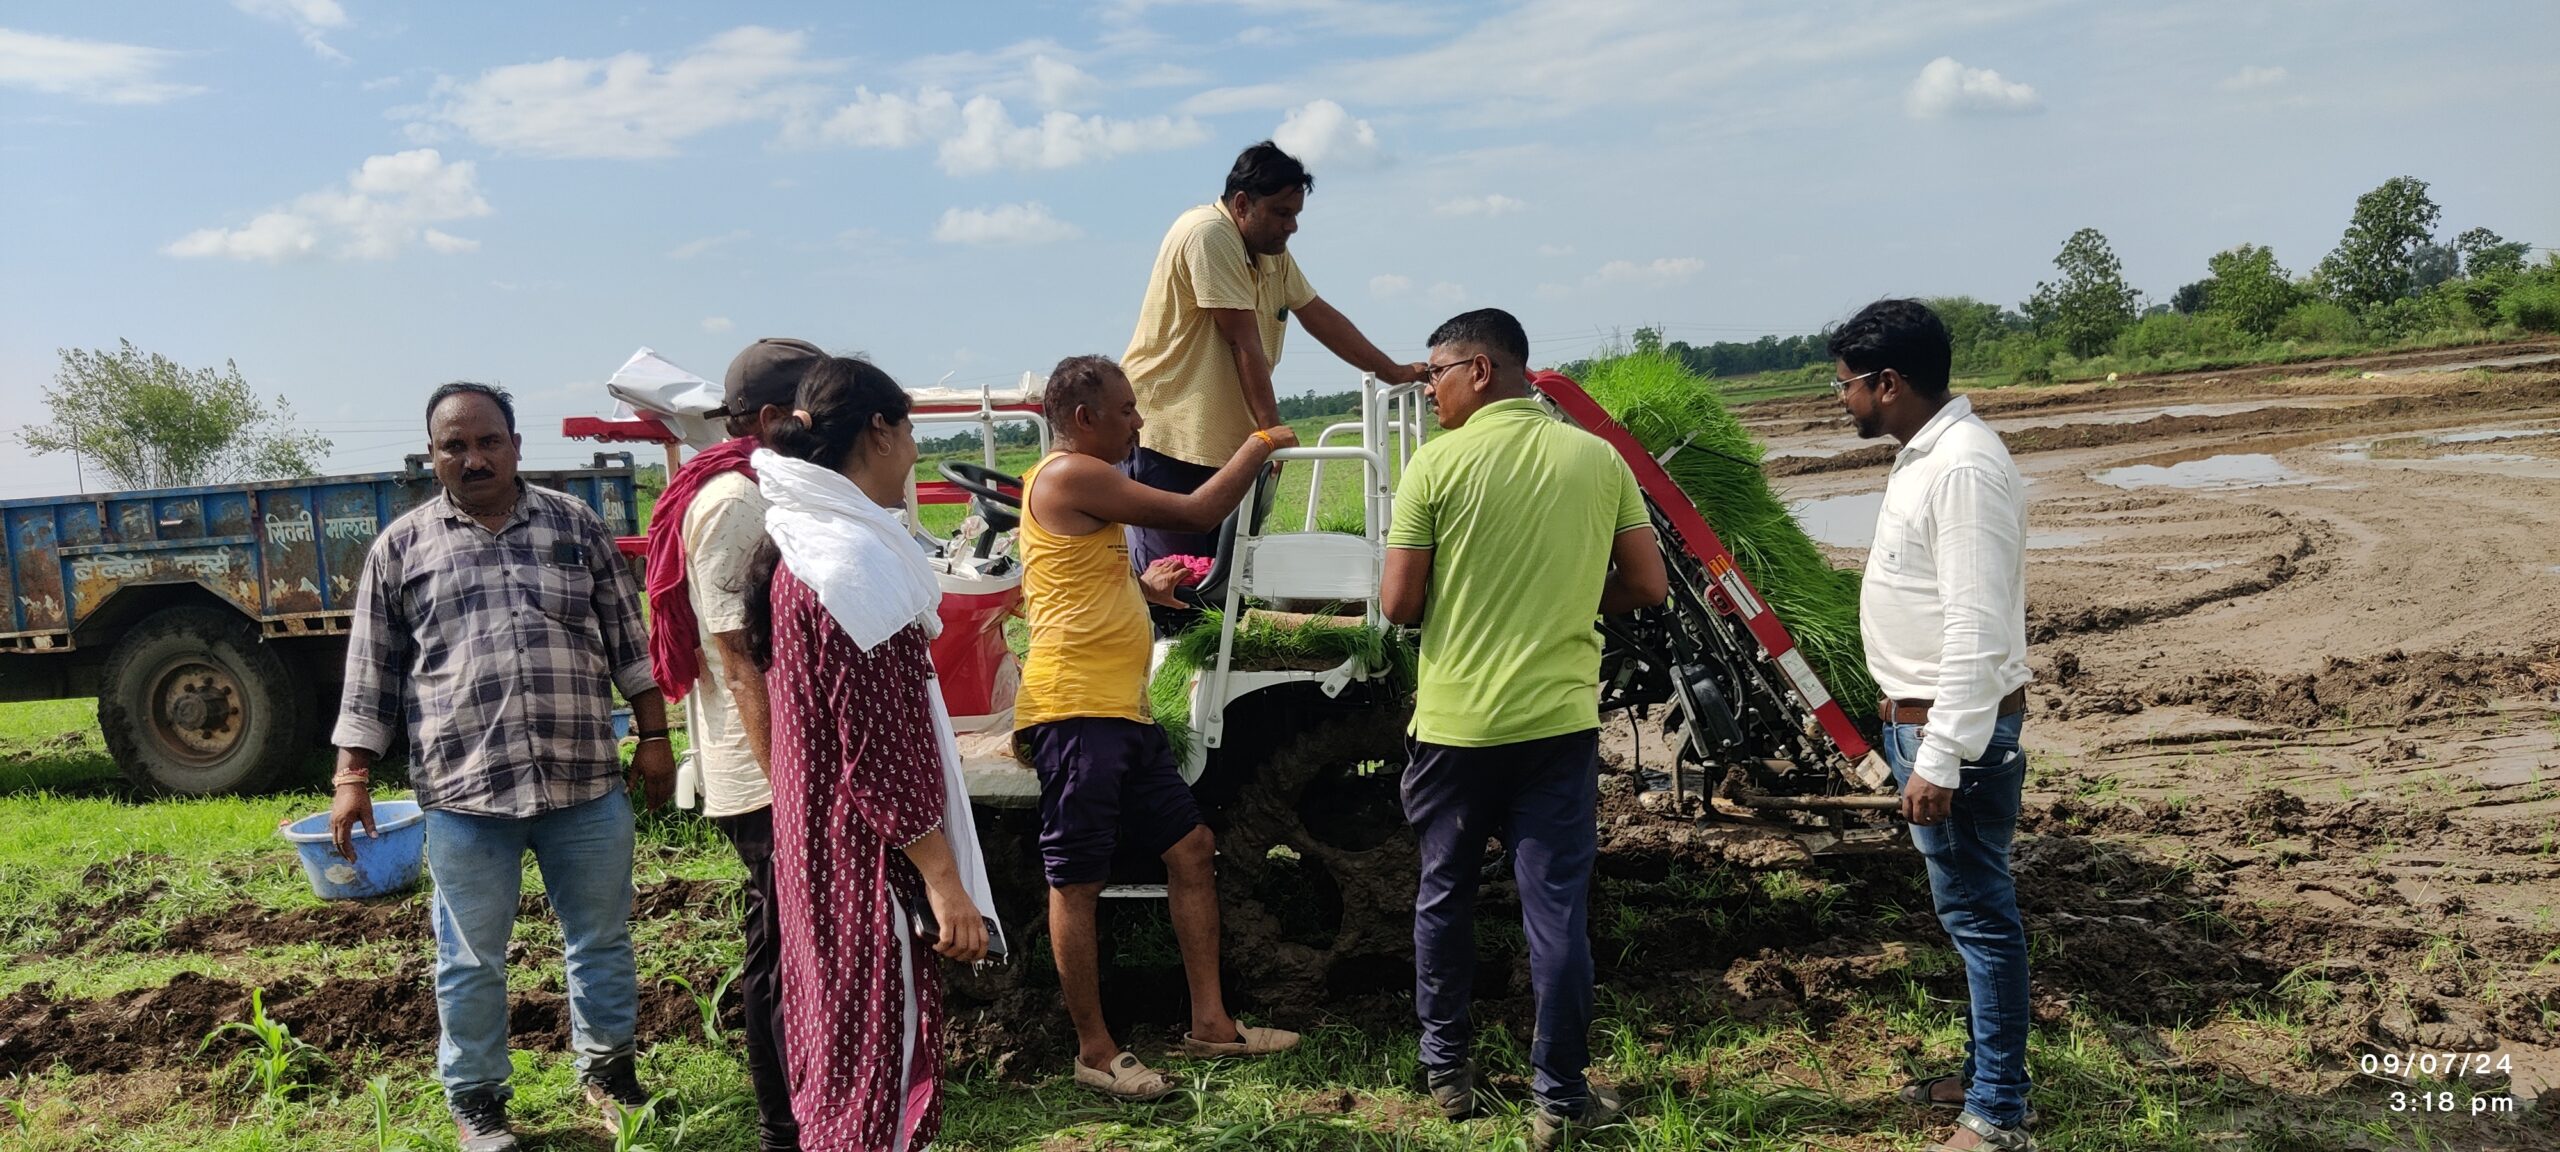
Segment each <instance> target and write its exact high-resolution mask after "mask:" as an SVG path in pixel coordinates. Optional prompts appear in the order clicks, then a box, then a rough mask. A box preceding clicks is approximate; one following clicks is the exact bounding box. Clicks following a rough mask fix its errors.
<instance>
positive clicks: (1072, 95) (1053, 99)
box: [1030, 56, 1102, 108]
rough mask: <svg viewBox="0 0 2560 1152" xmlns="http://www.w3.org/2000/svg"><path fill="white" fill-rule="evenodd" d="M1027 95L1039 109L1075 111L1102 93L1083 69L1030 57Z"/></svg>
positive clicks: (1051, 58) (1097, 83)
mask: <svg viewBox="0 0 2560 1152" xmlns="http://www.w3.org/2000/svg"><path fill="white" fill-rule="evenodd" d="M1030 71H1031V95H1032V99H1033V100H1035V101H1037V102H1038V103H1039V105H1040V106H1041V107H1043V108H1077V107H1082V106H1083V105H1084V104H1085V103H1087V102H1089V101H1091V100H1092V99H1093V98H1094V96H1095V94H1096V93H1099V92H1100V91H1101V90H1102V82H1101V81H1099V80H1096V79H1094V78H1093V77H1092V76H1091V75H1089V74H1088V73H1086V72H1085V70H1084V69H1082V68H1078V67H1076V66H1075V65H1073V64H1069V63H1067V62H1066V61H1064V60H1059V59H1055V58H1053V57H1049V56H1034V57H1032V58H1031V69H1030Z"/></svg>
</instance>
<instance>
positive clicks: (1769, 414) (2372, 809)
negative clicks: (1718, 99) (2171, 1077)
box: [1748, 346, 2560, 1127]
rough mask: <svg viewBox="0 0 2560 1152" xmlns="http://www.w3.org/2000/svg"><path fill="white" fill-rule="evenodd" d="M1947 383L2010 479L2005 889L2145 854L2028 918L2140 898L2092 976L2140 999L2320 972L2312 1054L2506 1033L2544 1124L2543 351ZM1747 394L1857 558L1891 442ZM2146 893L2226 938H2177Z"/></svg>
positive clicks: (2546, 467) (2554, 601)
mask: <svg viewBox="0 0 2560 1152" xmlns="http://www.w3.org/2000/svg"><path fill="white" fill-rule="evenodd" d="M2483 362H2486V364H2485V365H2484V364H2483ZM1975 402H1976V406H1977V408H1978V410H1979V411H1981V412H1982V414H1983V416H1984V418H1985V419H1987V420H1989V421H1990V422H1991V424H1992V425H1993V427H1995V428H1997V429H1999V430H2000V431H2001V432H2002V433H2003V435H2004V438H2005V439H2006V440H2007V442H2008V444H2009V447H2010V450H2011V452H2012V453H2013V454H2014V455H2015V457H2016V459H2017V461H2018V464H2019V467H2020V469H2021V470H2022V471H2023V472H2024V473H2025V475H2026V476H2027V478H2028V481H2029V484H2030V487H2029V489H2028V495H2029V499H2030V505H2029V515H2028V526H2029V540H2028V548H2029V553H2028V557H2029V564H2028V582H2029V597H2028V623H2029V630H2030V633H2031V639H2032V642H2033V650H2032V659H2031V663H2032V665H2033V668H2034V671H2035V674H2036V684H2035V687H2034V689H2033V692H2032V700H2033V705H2034V707H2033V712H2032V714H2031V717H2030V720H2029V725H2028V729H2027V731H2028V733H2029V738H2028V744H2029V747H2030V749H2031V751H2032V752H2033V753H2034V759H2035V763H2036V765H2037V767H2038V768H2039V770H2040V771H2039V772H2038V774H2037V775H2036V777H2035V778H2034V786H2035V787H2036V788H2037V789H2038V791H2039V792H2040V793H2041V794H2040V795H2038V796H2036V797H2034V798H2033V799H2034V800H2035V801H2036V802H2037V803H2036V804H2033V805H2031V806H2033V807H2039V808H2040V812H2039V813H2038V814H2037V815H2036V816H2035V817H2034V818H2033V824H2032V826H2033V827H2034V828H2035V829H2036V830H2037V831H2039V832H2041V833H2043V839H2042V840H2040V841H2035V842H2030V843H2029V844H2028V845H2027V847H2026V848H2024V849H2023V850H2022V851H2021V858H2020V871H2021V873H2022V875H2023V876H2025V877H2026V878H2027V883H2028V885H2029V891H2030V893H2031V899H2032V893H2033V892H2034V891H2036V890H2037V889H2038V888H2040V887H2042V886H2044V885H2047V884H2050V883H2052V882H2055V881H2057V880H2059V879H2061V878H2063V877H2065V876H2075V875H2086V874H2089V873H2090V872H2091V870H2092V869H2095V870H2097V872H2098V873H2099V874H2101V875H2103V873H2104V872H2105V871H2106V869H2107V868H2108V867H2110V865H2108V864H2107V863H2105V861H2107V860H2109V859H2121V860H2125V861H2152V862H2171V863H2170V864H2169V866H2170V867H2171V868H2172V869H2173V875H2170V876H2167V877H2163V878H2162V879H2164V880H2167V881H2168V882H2169V885H2168V887H2166V888H2164V889H2161V890H2159V891H2157V892H2156V893H2155V892H2153V891H2145V890H2144V889H2148V888H2150V887H2151V885H2148V884H2128V883H2125V882H2123V881H2125V880H2129V879H2132V878H2133V877H2134V876H2135V875H2137V874H2136V873H2127V874H2125V875H2124V876H2122V877H2119V878H2118V879H2117V880H2116V881H2114V882H2111V883H2108V884H2106V885H2105V887H2106V889H2107V895H2108V896H2109V899H2107V900H2100V901H2097V902H2095V903H2094V904H2070V903H2062V904H2049V905H2048V906H2047V907H2046V908H2044V909H2042V915H2043V916H2044V917H2046V924H2047V928H2048V931H2061V932H2064V933H2065V935H2066V939H2067V936H2068V933H2069V932H2071V931H2076V930H2080V929H2081V928H2083V927H2086V926H2087V924H2088V922H2089V921H2091V920H2096V921H2112V922H2117V923H2120V924H2124V925H2127V926H2128V927H2134V926H2138V927H2139V929H2140V931H2139V932H2137V933H2135V938H2134V939H2130V940H2127V941H2126V943H2127V944H2128V945H2131V946H2132V948H2131V950H2130V951H2128V952H2127V953H2126V954H2125V955H2124V956H2122V957H2114V956H2109V957H2107V958H2106V959H2105V963H2107V964H2112V965H2119V967H2117V968H2116V971H2115V976H2114V978H2113V979H2101V981H2100V983H2102V984H2104V985H2106V986H2107V987H2108V992H2107V994H2108V995H2114V996H2118V997H2119V998H2121V997H2122V996H2125V995H2128V994H2129V995H2131V996H2133V997H2134V998H2136V999H2141V998H2148V997H2152V996H2155V995H2156V996H2158V997H2159V999H2158V1000H2157V1001H2156V1002H2157V1003H2158V1004H2159V1005H2160V1006H2161V1007H2164V1008H2170V1009H2179V1008H2183V1007H2184V1004H2183V1001H2184V1000H2185V999H2187V998H2190V997H2191V996H2193V995H2197V994H2210V992H2209V990H2211V989H2213V988H2215V987H2217V986H2220V985H2222V984H2224V983H2230V984H2235V985H2237V986H2240V987H2251V986H2255V987H2266V986H2268V982H2269V981H2271V980H2279V979H2284V978H2287V977H2291V978H2292V979H2294V980H2296V981H2298V982H2299V981H2305V980H2321V981H2326V982H2328V983H2329V984H2330V985H2332V986H2333V989H2332V990H2333V991H2334V993H2335V998H2334V1000H2333V1001H2332V1002H2331V1003H2329V1004H2328V1005H2326V1006H2325V1007H2324V1008H2323V1009H2321V1010H2320V1012H2319V1013H2318V1021H2317V1022H2318V1024H2319V1027H2318V1028H2317V1029H2316V1030H2315V1031H2316V1033H2317V1035H2319V1037H2320V1038H2321V1042H2322V1044H2323V1046H2324V1048H2326V1049H2328V1050H2330V1051H2333V1052H2335V1053H2337V1054H2338V1055H2340V1056H2341V1057H2346V1056H2350V1055H2352V1054H2354V1053H2356V1052H2358V1051H2359V1050H2369V1049H2373V1048H2379V1049H2384V1050H2388V1049H2393V1048H2428V1049H2454V1050H2466V1051H2469V1050H2480V1051H2485V1050H2497V1051H2500V1052H2503V1053H2507V1054H2511V1055H2513V1056H2514V1058H2515V1064H2516V1072H2515V1078H2514V1080H2515V1082H2514V1085H2513V1088H2514V1091H2515V1093H2516V1094H2517V1095H2518V1096H2519V1097H2520V1098H2522V1099H2525V1100H2531V1099H2533V1098H2535V1097H2537V1096H2539V1097H2540V1098H2541V1099H2542V1101H2543V1104H2544V1110H2543V1112H2542V1117H2543V1118H2544V1120H2545V1121H2546V1122H2548V1121H2549V1118H2550V1117H2551V1115H2552V1114H2553V1112H2554V1111H2555V1110H2560V1092H2555V1091H2554V1089H2555V1087H2560V624H2555V623H2554V622H2555V620H2560V349H2554V348H2552V347H2550V346H2525V347H2520V348H2511V349H2501V350H2498V351H2497V352H2496V353H2495V354H2492V355H2483V354H2482V353H2481V352H2480V351H2479V350H2466V351H2459V352H2448V353H2442V354H2436V355H2432V356H2407V357H2395V358H2389V359H2378V360H2374V361H2365V362H2355V363H2350V364H2346V365H2322V366H2317V367H2314V368H2308V369H2303V370H2296V371H2269V370H2264V369H2259V370H2249V371H2242V372H2233V373H2227V374H2198V375H2193V376H2189V377H2184V378H2178V379H2173V380H2162V381H2144V382H2139V383H2125V384H2117V385H2083V386H2070V387H2058V388H2047V389H2036V390H2032V391H2012V392H1996V393H1990V394H1985V395H1980V396H1977V397H1976V400H1975ZM1748 411H1749V420H1750V422H1751V424H1752V425H1753V426H1754V428H1755V429H1756V430H1757V431H1759V432H1760V433H1761V434H1762V435H1763V436H1764V437H1766V439H1767V442H1768V445H1769V451H1770V453H1771V457H1772V458H1771V463H1770V467H1769V471H1770V472H1771V473H1772V475H1773V476H1777V477H1781V479H1780V480H1779V483H1780V484H1781V485H1782V486H1783V487H1784V489H1785V490H1786V491H1787V493H1788V495H1789V498H1790V499H1791V500H1793V501H1797V502H1799V504H1800V511H1799V513H1798V515H1799V518H1800V519H1802V520H1804V521H1805V522H1806V523H1807V525H1808V527H1809V528H1811V529H1812V530H1813V531H1814V532H1815V533H1816V534H1817V536H1818V537H1819V538H1821V539H1822V541H1823V542H1824V543H1825V544H1826V545H1828V546H1831V547H1832V548H1833V549H1834V550H1835V551H1834V554H1835V559H1837V560H1838V561H1839V562H1841V563H1844V564H1853V563H1856V562H1858V561H1859V560H1860V559H1862V558H1863V557H1862V555H1861V553H1862V551H1863V547H1864V544H1865V542H1866V539H1867V536H1868V533H1869V532H1870V531H1871V530H1872V523H1873V517H1874V514H1875V499H1876V497H1875V494H1876V493H1878V492H1880V491H1881V489H1882V470H1883V468H1884V467H1885V466H1886V464H1887V462H1888V461H1889V457H1890V451H1889V449H1879V448H1876V447H1873V446H1868V445H1861V444H1859V443H1858V442H1857V441H1856V440H1855V439H1854V436H1853V435H1851V434H1848V433H1847V432H1846V430H1845V429H1844V427H1843V426H1842V423H1841V422H1840V421H1839V420H1838V419H1837V418H1836V417H1835V416H1834V413H1833V404H1832V402H1830V401H1829V400H1827V399H1825V400H1821V401H1793V402H1785V403H1776V404H1767V405H1760V406H1757V407H1755V408H1753V409H1750V410H1748ZM2119 854H2120V855H2119ZM2126 866H2127V867H2138V866H2157V865H2156V864H2144V865H2131V864H2128V865H2126ZM2164 899H2165V900H2169V901H2172V902H2173V903H2174V902H2176V901H2187V902H2190V903H2192V904H2193V905H2194V906H2196V907H2201V908H2205V909H2209V910H2210V911H2211V913H2212V915H2213V916H2214V917H2216V918H2218V919H2220V920H2221V921H2223V922H2224V923H2225V924H2226V925H2227V931H2228V935H2227V936H2225V937H2223V938H2222V939H2220V940H2217V941H2215V942H2213V943H2212V944H2210V945H2208V946H2206V947H2204V948H2203V949H2202V950H2201V951H2200V952H2198V951H2197V950H2193V949H2190V947H2189V944H2190V940H2189V938H2188V937H2187V936H2186V934H2184V933H2182V932H2180V931H2179V930H2178V928H2177V927H2176V926H2175V922H2176V921H2179V920H2182V919H2184V920H2190V921H2191V920H2192V919H2193V918H2192V917H2186V916H2183V915H2177V914H2172V913H2175V912H2176V911H2177V910H2176V909H2175V908H2174V907H2169V906H2155V905H2153V903H2152V902H2153V901H2157V900H2164ZM2034 912H2035V910H2034V909H2033V908H2032V906H2031V915H2033V914H2034ZM2066 926H2069V927H2066ZM2088 930H2090V931H2098V932H2102V933H2103V932H2104V931H2105V929H2103V928H2089V929H2088ZM2146 939H2147V940H2150V941H2153V942H2154V946H2153V947H2152V948H2150V949H2148V950H2147V952H2146V950H2144V949H2143V948H2141V947H2140V945H2141V943H2142V941H2143V940H2146ZM2059 950H2060V951H2061V953H2062V954H2063V956H2064V958H2065V960H2066V961H2069V958H2070V953H2071V952H2073V951H2074V949H2073V947H2072V945H2071V944H2070V943H2068V942H2065V943H2062V944H2061V945H2060V946H2059ZM2054 970H2055V969H2054V967H2052V966H2048V967H2047V968H2045V969H2044V970H2043V972H2052V971H2054ZM2155 974H2156V975H2159V976H2162V977H2164V978H2166V979H2167V981H2168V985H2167V986H2164V987H2162V988H2159V989H2152V988H2148V987H2145V985H2146V983H2147V982H2148V981H2149V978H2150V977H2152V976H2153V975H2155ZM2099 975H2101V976H2103V975H2104V974H2099ZM2040 982H2043V983H2047V985H2048V987H2047V989H2046V991H2048V992H2050V993H2055V994H2069V992H2070V989H2069V988H2068V987H2067V983H2068V981H2067V978H2066V980H2065V981H2064V985H2065V986H2063V987H2054V986H2052V982H2051V981H2046V980H2044V979H2043V975H2042V973H2040ZM2173 989H2174V990H2173ZM2528 1067H2529V1068H2530V1071H2528ZM2546 1094H2548V1095H2546ZM2555 1127H2560V1125H2555Z"/></svg>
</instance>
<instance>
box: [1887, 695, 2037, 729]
mask: <svg viewBox="0 0 2560 1152" xmlns="http://www.w3.org/2000/svg"><path fill="white" fill-rule="evenodd" d="M1931 703H1932V702H1931V701H1928V700H1884V701H1880V702H1878V703H1877V704H1876V715H1877V716H1878V717H1880V718H1881V719H1882V720H1883V721H1884V722H1885V723H1887V724H1927V723H1928V722H1929V705H1930V704H1931ZM2026 710H2027V689H2026V686H2025V685H2020V686H2019V687H2018V690H2017V691H2015V692H2012V693H2010V694H2008V695H2006V696H2003V697H2001V698H2000V710H1999V711H1998V712H1997V713H1994V715H1995V716H2015V715H2017V714H2018V713H2020V712H2024V711H2026Z"/></svg>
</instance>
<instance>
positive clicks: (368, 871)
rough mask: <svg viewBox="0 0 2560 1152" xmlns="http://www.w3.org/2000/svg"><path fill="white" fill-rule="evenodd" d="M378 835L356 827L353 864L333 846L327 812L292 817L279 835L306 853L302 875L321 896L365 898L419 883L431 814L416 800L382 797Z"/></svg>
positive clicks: (278, 829)
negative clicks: (428, 816)
mask: <svg viewBox="0 0 2560 1152" xmlns="http://www.w3.org/2000/svg"><path fill="white" fill-rule="evenodd" d="M373 828H374V831H375V833H377V835H374V836H367V835H365V834H364V825H362V824H358V825H356V828H355V836H354V842H355V849H356V858H355V862H354V863H349V862H347V860H346V859H345V858H343V857H341V856H339V855H338V853H337V851H336V849H334V848H332V847H331V846H330V844H329V814H328V813H326V812H322V813H320V814H318V815H316V816H305V817H303V818H302V819H300V820H288V821H285V822H284V823H283V824H280V825H278V826H277V827H276V833H277V834H278V835H280V836H283V837H284V838H285V839H287V840H290V841H292V842H293V847H294V850H295V851H297V852H300V853H301V854H302V874H303V875H304V876H306V877H309V878H310V880H311V891H312V893H313V894H314V895H317V896H318V897H320V898H321V899H323V900H362V899H365V898H367V897H371V896H388V895H390V894H392V893H394V892H403V891H407V890H408V889H410V888H413V887H416V886H417V883H418V868H419V866H420V865H422V864H424V863H425V862H426V858H427V852H426V848H427V814H426V813H425V812H422V811H419V810H418V803H417V801H414V800H378V801H375V802H374V805H373Z"/></svg>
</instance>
